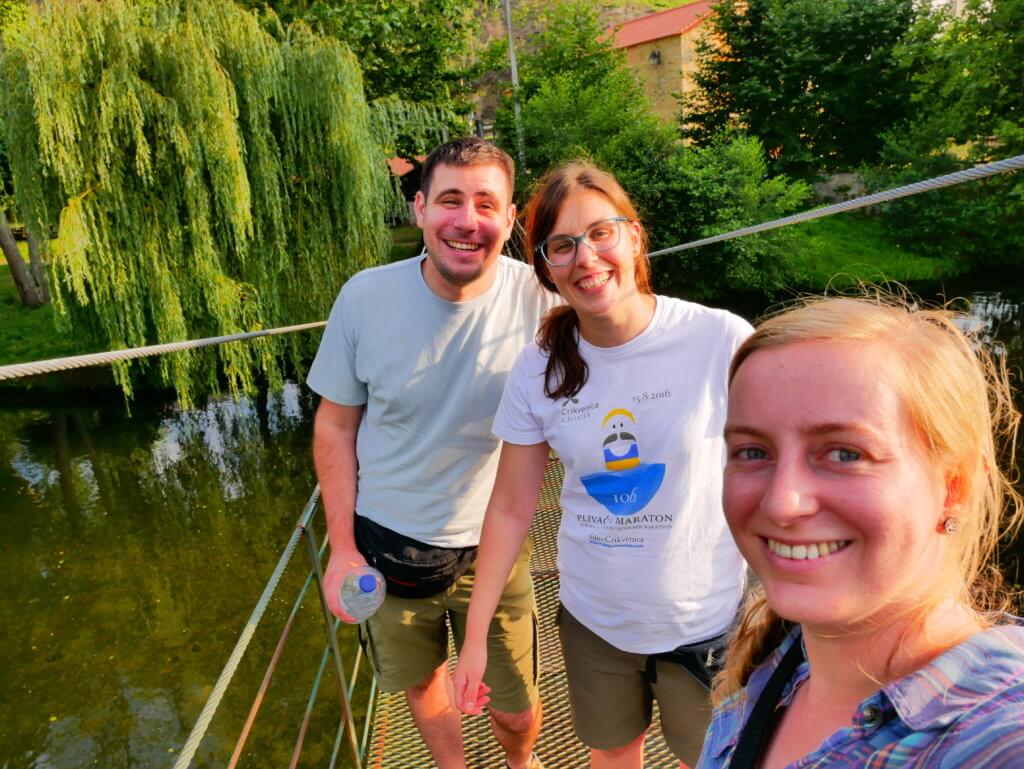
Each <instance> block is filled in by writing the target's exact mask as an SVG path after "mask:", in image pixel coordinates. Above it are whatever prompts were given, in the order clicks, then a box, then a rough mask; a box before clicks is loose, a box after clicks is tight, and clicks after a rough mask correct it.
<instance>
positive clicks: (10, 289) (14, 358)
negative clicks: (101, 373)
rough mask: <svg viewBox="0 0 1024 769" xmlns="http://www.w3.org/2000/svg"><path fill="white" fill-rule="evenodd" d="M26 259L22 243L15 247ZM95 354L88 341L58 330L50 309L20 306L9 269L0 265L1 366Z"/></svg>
mask: <svg viewBox="0 0 1024 769" xmlns="http://www.w3.org/2000/svg"><path fill="white" fill-rule="evenodd" d="M18 247H19V248H20V249H21V251H22V254H23V255H24V256H25V259H26V260H27V259H28V253H27V249H26V247H25V244H24V243H18ZM87 352H95V350H93V349H90V347H89V342H88V340H86V341H82V340H80V339H77V338H76V337H75V335H74V334H73V333H71V332H61V331H58V330H57V324H56V322H55V311H54V309H53V306H52V305H46V306H43V307H37V308H35V309H32V310H30V309H28V308H26V307H24V306H22V304H21V300H20V299H19V298H18V290H17V289H16V288H15V287H14V279H13V278H12V277H11V271H10V268H9V267H8V266H7V263H6V262H0V365H6V364H9V363H24V362H27V361H32V360H41V359H43V358H61V357H64V356H65V355H80V354H83V353H87Z"/></svg>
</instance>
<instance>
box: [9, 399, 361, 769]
mask: <svg viewBox="0 0 1024 769" xmlns="http://www.w3.org/2000/svg"><path fill="white" fill-rule="evenodd" d="M133 412H134V413H133V415H132V417H130V418H129V417H128V416H127V415H126V414H125V411H124V408H123V406H121V405H120V404H114V405H111V406H109V407H102V408H97V407H92V408H85V409H74V408H64V409H51V410H4V411H0V436H2V438H0V499H2V500H3V502H2V511H3V512H2V518H0V520H2V526H0V552H2V553H3V558H2V560H0V640H2V643H0V695H2V696H0V766H2V767H4V769H13V767H32V768H33V769H44V768H45V769H50V768H51V767H52V768H54V769H55V768H57V767H62V768H63V767H79V766H100V767H151V766H168V765H170V764H171V763H172V762H173V760H174V758H175V755H174V752H173V751H174V750H176V749H177V748H180V747H181V745H182V744H183V742H184V740H185V738H186V737H187V735H188V732H189V730H190V729H191V726H192V723H193V722H194V720H195V718H196V717H197V715H198V714H199V711H200V709H201V707H202V705H203V703H204V702H205V700H206V697H207V696H208V695H209V692H210V688H211V686H212V683H213V682H214V681H215V680H216V678H217V675H218V674H219V672H220V669H221V667H222V666H223V664H224V662H225V660H226V659H227V657H228V655H229V654H230V652H231V650H232V648H233V647H234V644H235V641H236V640H237V638H238V635H239V633H240V632H241V630H242V628H243V626H244V624H245V621H246V619H247V618H248V616H249V614H250V612H251V611H252V609H253V606H254V605H255V602H256V600H257V598H258V597H259V595H260V593H261V591H262V588H263V585H264V583H265V581H266V579H267V577H268V576H269V574H270V573H271V571H272V570H273V568H274V566H275V564H276V562H277V559H278V557H279V555H280V553H281V550H282V548H283V546H284V544H285V542H287V540H288V537H289V536H290V534H291V532H292V529H293V528H294V524H295V521H296V519H297V518H298V515H299V513H300V511H301V509H302V506H303V504H304V503H305V501H306V499H307V498H308V495H309V493H310V490H311V489H312V486H313V483H314V478H313V473H312V469H311V463H310V458H309V445H310V418H311V413H312V403H311V401H310V399H309V397H308V395H306V394H304V393H303V392H302V391H301V390H300V388H299V387H297V386H295V385H289V386H288V387H286V389H285V390H284V391H283V392H282V393H281V394H279V395H273V396H270V397H263V398H260V399H256V400H251V401H243V402H241V403H234V402H232V401H230V400H227V399H224V400H219V401H213V402H211V403H209V404H208V405H207V406H206V407H205V408H203V409H198V410H195V411H189V412H182V411H180V410H177V409H175V408H172V407H167V406H159V407H147V406H146V405H144V404H136V405H135V406H134V407H133ZM305 565H306V563H305V552H304V550H298V551H297V557H296V558H294V559H293V566H291V567H289V569H288V571H287V572H286V574H285V577H284V579H283V581H282V585H281V589H279V591H278V595H279V596H280V598H279V599H277V600H275V602H274V604H273V605H272V606H271V609H270V610H269V611H268V613H267V615H266V616H265V618H264V620H263V622H262V624H261V626H260V631H259V632H258V633H257V637H256V641H255V642H254V645H253V647H252V649H253V651H252V653H250V655H247V660H246V663H245V664H244V665H243V666H242V668H241V669H240V670H239V673H238V674H237V676H236V681H235V683H234V684H233V685H232V687H231V688H230V689H229V696H228V697H227V698H226V700H225V702H224V705H223V706H222V708H221V713H220V714H218V717H217V719H215V721H214V724H213V729H212V730H211V733H210V737H209V738H208V739H207V741H206V742H205V743H204V746H203V749H202V750H201V752H200V754H199V756H200V761H199V764H200V765H203V766H205V765H221V766H222V765H224V764H225V763H226V762H227V759H228V758H229V757H230V755H231V751H232V749H233V747H234V739H235V737H236V736H237V734H238V733H239V730H240V727H241V724H242V721H243V720H244V717H245V715H246V712H247V710H248V706H249V703H250V702H251V699H252V697H253V696H254V694H255V690H256V687H257V686H258V683H259V680H260V677H261V676H262V672H263V668H262V666H263V665H265V664H266V661H267V659H268V658H269V652H270V650H271V649H272V648H273V644H274V643H275V642H276V640H277V636H278V634H279V633H280V630H281V627H282V625H283V621H284V618H285V617H286V615H287V612H288V611H290V609H291V603H292V600H293V599H294V596H295V595H296V593H297V591H298V587H299V585H300V584H301V579H302V578H303V576H304V575H303V574H302V568H303V567H304V566H305ZM318 612H319V608H318V605H317V604H316V603H315V601H313V600H307V601H306V604H305V605H304V606H303V609H302V611H301V613H300V616H299V620H298V622H297V625H296V630H295V631H294V632H293V636H292V639H291V640H290V641H289V646H288V648H287V651H286V654H285V656H284V658H283V662H282V669H281V670H280V672H279V673H278V674H277V676H276V679H275V684H274V685H273V686H272V688H271V690H270V693H269V695H268V698H267V703H268V704H267V706H266V707H265V708H264V712H263V713H262V714H261V716H260V718H259V720H257V722H256V728H255V730H254V739H253V741H252V747H251V749H250V755H252V756H255V757H256V758H254V759H252V760H250V761H248V762H246V761H245V760H243V762H242V763H241V765H242V766H246V765H249V766H270V765H274V766H278V765H287V763H288V760H289V758H290V753H291V746H292V742H293V740H294V737H295V733H296V730H297V727H298V724H299V722H300V720H301V716H302V709H303V708H304V706H305V702H306V698H307V697H308V693H309V688H308V687H309V684H310V682H311V679H312V676H313V675H314V673H315V671H316V664H317V661H318V660H319V655H320V651H321V648H322V644H323V631H322V629H321V626H320V624H319V622H320V619H319V613H318ZM347 640H349V641H350V640H351V639H347ZM327 684H328V685H330V684H333V681H328V682H327ZM331 691H332V690H331V689H329V688H327V689H326V692H325V694H324V695H322V698H323V699H325V700H327V704H326V706H324V705H323V704H319V705H318V707H317V709H316V712H317V713H318V715H317V717H316V718H315V719H314V721H313V724H312V726H311V727H310V739H309V745H308V747H307V749H306V751H305V753H304V755H305V756H306V758H305V760H304V763H303V765H307V766H317V765H325V764H326V758H325V756H327V755H329V749H330V743H331V740H332V738H333V731H332V728H333V724H335V723H336V722H337V718H338V712H339V710H338V704H337V696H336V690H333V691H334V692H335V695H334V698H333V701H332V698H331V696H329V695H330V692H331Z"/></svg>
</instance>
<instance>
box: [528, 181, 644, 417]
mask: <svg viewBox="0 0 1024 769" xmlns="http://www.w3.org/2000/svg"><path fill="white" fill-rule="evenodd" d="M582 190H591V191H593V192H597V193H600V194H601V195H604V196H605V197H606V198H607V199H608V200H609V202H611V204H612V206H614V208H615V210H616V211H618V212H619V214H620V215H622V216H627V217H629V219H631V220H632V221H634V222H637V223H638V224H639V222H638V219H637V213H636V208H635V207H634V206H633V202H632V201H631V200H630V199H629V195H627V194H626V191H625V190H624V189H622V185H620V184H619V183H618V181H616V179H615V177H614V176H612V175H611V174H610V173H608V172H607V171H604V170H602V169H600V168H598V167H597V166H594V165H592V164H590V163H586V162H582V161H573V162H571V163H566V164H565V165H561V166H557V167H555V168H553V169H552V170H550V171H548V173H547V174H545V175H544V176H543V177H541V178H540V179H539V180H538V181H537V183H536V185H535V186H534V188H533V195H532V196H531V197H530V202H529V203H527V208H526V226H525V229H526V254H527V259H528V260H529V262H530V264H531V265H533V271H534V272H535V273H536V274H537V280H539V281H540V284H541V285H542V286H544V288H546V289H547V290H548V291H551V292H554V293H558V289H557V288H556V287H555V283H554V281H552V280H551V275H550V274H549V272H548V270H549V269H551V268H550V267H549V266H548V265H547V263H546V262H545V261H544V258H543V257H542V256H540V254H538V253H537V252H536V248H537V245H538V244H540V243H543V242H544V240H545V239H546V238H547V237H548V236H549V235H551V231H552V229H553V228H554V226H555V222H556V221H557V220H558V214H559V212H560V211H561V209H562V204H563V203H565V201H566V200H568V199H569V197H570V196H571V195H573V194H574V193H577V192H580V191H582ZM634 273H635V275H636V287H637V290H639V291H640V292H641V293H644V294H650V293H652V292H651V275H650V268H649V266H648V264H647V233H646V231H645V230H644V228H643V225H640V251H639V253H638V254H637V256H636V263H635V265H634ZM579 329H580V324H579V317H578V316H577V315H576V310H574V309H573V308H572V307H570V306H569V305H561V306H559V307H555V308H553V309H552V310H551V311H550V312H548V314H547V315H546V316H545V318H544V320H543V322H542V323H541V326H540V330H539V331H538V332H537V343H538V344H539V345H540V348H541V349H542V350H543V351H544V352H545V353H547V356H548V362H547V367H546V369H545V371H544V393H545V395H547V396H548V397H549V398H551V399H553V400H557V399H558V398H572V397H574V396H576V395H577V394H578V393H579V391H580V390H581V389H583V385H585V384H586V383H587V377H588V376H589V373H590V372H589V371H588V369H587V363H586V361H585V360H583V357H582V356H581V355H580V351H579Z"/></svg>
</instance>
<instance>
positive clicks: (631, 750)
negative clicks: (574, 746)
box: [590, 732, 647, 769]
mask: <svg viewBox="0 0 1024 769" xmlns="http://www.w3.org/2000/svg"><path fill="white" fill-rule="evenodd" d="M646 736H647V732H644V733H643V734H641V735H640V736H639V737H637V738H636V739H635V740H633V741H632V742H630V743H627V744H626V745H623V746H622V747H621V748H612V749H611V750H597V749H593V750H591V751H590V769H643V765H644V738H645V737H646Z"/></svg>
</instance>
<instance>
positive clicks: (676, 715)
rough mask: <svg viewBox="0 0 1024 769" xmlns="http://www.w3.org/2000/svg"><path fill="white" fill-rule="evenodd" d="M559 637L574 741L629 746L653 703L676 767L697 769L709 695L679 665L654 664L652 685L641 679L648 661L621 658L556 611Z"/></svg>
mask: <svg viewBox="0 0 1024 769" xmlns="http://www.w3.org/2000/svg"><path fill="white" fill-rule="evenodd" d="M558 631H559V635H560V637H561V641H562V653H563V655H564V657H565V671H566V676H567V678H568V681H569V703H570V705H571V706H572V723H573V727H574V728H575V730H576V736H577V737H579V739H580V741H581V742H582V743H584V744H585V745H587V747H590V748H596V749H598V750H611V749H613V748H621V747H622V746H624V745H628V744H629V743H630V742H632V741H633V740H634V739H636V738H637V737H639V736H640V735H641V734H643V732H644V731H646V730H647V728H648V727H649V726H650V725H651V714H652V702H653V701H654V700H657V701H658V710H659V711H660V713H661V731H662V734H664V736H665V742H666V743H668V746H669V748H671V749H672V752H673V753H674V754H675V755H676V758H678V759H679V760H680V761H684V762H685V763H687V764H688V765H690V766H696V764H697V759H698V758H699V757H700V750H701V746H702V745H703V744H704V733H705V732H706V731H707V728H708V722H709V721H710V720H711V695H710V693H709V692H708V690H707V688H706V687H704V686H703V685H702V684H700V683H699V682H698V681H697V679H696V678H695V677H694V676H693V675H691V674H690V673H688V672H687V671H686V670H685V669H684V668H683V667H682V666H681V665H677V664H674V663H671V662H664V661H662V660H658V661H657V680H656V682H654V683H651V682H650V681H649V680H648V678H647V675H646V665H647V655H646V654H634V653H632V652H624V651H622V650H620V649H617V648H616V647H614V646H612V645H611V644H609V643H608V642H607V641H605V640H604V639H603V638H601V637H600V636H598V635H596V634H595V633H593V632H592V631H591V630H589V629H588V628H586V627H584V626H583V624H582V623H580V621H579V620H577V619H576V618H575V617H573V616H572V615H571V614H570V613H569V612H568V611H566V610H565V607H559V612H558Z"/></svg>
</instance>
